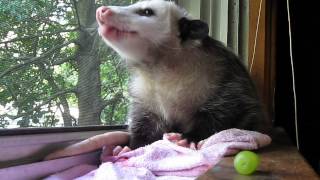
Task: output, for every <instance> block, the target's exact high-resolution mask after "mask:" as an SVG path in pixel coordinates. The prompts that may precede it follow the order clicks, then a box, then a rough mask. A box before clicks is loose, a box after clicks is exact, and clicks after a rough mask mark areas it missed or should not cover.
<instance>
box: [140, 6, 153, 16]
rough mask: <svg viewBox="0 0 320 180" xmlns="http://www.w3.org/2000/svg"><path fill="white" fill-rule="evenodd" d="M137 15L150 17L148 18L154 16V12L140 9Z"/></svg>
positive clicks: (148, 9)
mask: <svg viewBox="0 0 320 180" xmlns="http://www.w3.org/2000/svg"><path fill="white" fill-rule="evenodd" d="M137 14H139V15H140V16H147V17H150V16H153V15H154V12H153V10H152V9H150V8H146V9H140V10H138V11H137Z"/></svg>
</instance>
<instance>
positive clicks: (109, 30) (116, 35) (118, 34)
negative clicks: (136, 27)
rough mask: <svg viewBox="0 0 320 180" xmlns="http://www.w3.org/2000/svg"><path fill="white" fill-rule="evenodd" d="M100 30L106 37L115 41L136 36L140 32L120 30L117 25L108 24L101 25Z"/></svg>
mask: <svg viewBox="0 0 320 180" xmlns="http://www.w3.org/2000/svg"><path fill="white" fill-rule="evenodd" d="M99 31H100V34H101V35H102V36H103V37H104V38H106V39H108V40H113V41H117V40H120V39H123V38H130V37H134V36H136V35H137V34H138V33H137V32H135V31H126V30H120V29H118V28H116V27H115V26H108V25H103V26H100V30H99Z"/></svg>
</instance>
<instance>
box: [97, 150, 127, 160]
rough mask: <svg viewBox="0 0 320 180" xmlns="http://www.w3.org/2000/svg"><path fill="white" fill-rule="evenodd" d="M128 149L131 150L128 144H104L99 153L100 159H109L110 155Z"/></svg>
mask: <svg viewBox="0 0 320 180" xmlns="http://www.w3.org/2000/svg"><path fill="white" fill-rule="evenodd" d="M129 151H131V149H130V148H129V147H128V146H124V147H122V146H104V147H103V149H102V153H101V155H100V160H101V161H102V162H105V161H108V160H109V159H110V156H120V155H121V154H123V153H126V152H129Z"/></svg>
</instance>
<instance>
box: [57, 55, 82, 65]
mask: <svg viewBox="0 0 320 180" xmlns="http://www.w3.org/2000/svg"><path fill="white" fill-rule="evenodd" d="M75 58H76V56H69V57H65V58H60V59H57V60H55V61H54V62H53V63H52V65H53V66H58V65H61V64H63V63H65V62H68V61H70V60H72V59H75Z"/></svg>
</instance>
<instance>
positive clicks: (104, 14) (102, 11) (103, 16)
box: [96, 6, 113, 25]
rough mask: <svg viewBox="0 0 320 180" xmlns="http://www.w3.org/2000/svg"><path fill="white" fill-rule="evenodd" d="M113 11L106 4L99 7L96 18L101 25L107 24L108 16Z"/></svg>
mask: <svg viewBox="0 0 320 180" xmlns="http://www.w3.org/2000/svg"><path fill="white" fill-rule="evenodd" d="M112 14H113V12H112V10H111V9H110V8H108V7H106V6H101V7H99V8H98V9H97V12H96V18H97V22H98V23H99V25H100V24H101V25H102V24H105V23H106V22H107V21H108V17H109V16H112Z"/></svg>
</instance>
